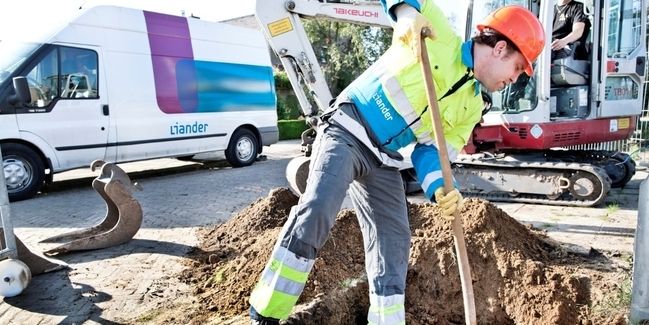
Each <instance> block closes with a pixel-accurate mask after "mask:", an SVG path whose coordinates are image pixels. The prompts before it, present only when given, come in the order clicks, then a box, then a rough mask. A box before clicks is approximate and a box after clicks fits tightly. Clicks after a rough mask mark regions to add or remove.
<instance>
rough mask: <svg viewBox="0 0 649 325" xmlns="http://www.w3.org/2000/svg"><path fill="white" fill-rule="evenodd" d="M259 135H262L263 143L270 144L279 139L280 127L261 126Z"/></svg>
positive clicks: (264, 144)
mask: <svg viewBox="0 0 649 325" xmlns="http://www.w3.org/2000/svg"><path fill="white" fill-rule="evenodd" d="M259 135H260V137H261V145H262V146H269V145H271V144H273V143H277V141H279V128H277V126H268V127H263V128H259Z"/></svg>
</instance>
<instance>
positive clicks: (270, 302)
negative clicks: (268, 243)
mask: <svg viewBox="0 0 649 325" xmlns="http://www.w3.org/2000/svg"><path fill="white" fill-rule="evenodd" d="M313 263H314V260H310V259H306V258H301V257H298V256H297V255H295V254H293V253H292V252H291V251H289V250H288V249H286V248H284V247H282V246H276V247H275V251H274V252H273V256H271V258H270V261H268V264H267V265H266V268H265V269H264V271H263V272H262V274H261V279H259V282H258V283H257V285H256V286H255V288H254V289H253V290H252V294H251V295H250V304H251V305H252V306H253V307H254V308H255V310H256V311H257V313H259V314H260V315H262V316H264V317H270V318H277V319H286V318H288V316H289V315H290V314H291V310H292V309H293V306H294V305H295V303H296V302H297V299H298V298H299V297H300V294H301V293H302V290H303V289H304V285H305V284H306V281H307V278H308V276H309V272H310V271H311V268H312V267H313Z"/></svg>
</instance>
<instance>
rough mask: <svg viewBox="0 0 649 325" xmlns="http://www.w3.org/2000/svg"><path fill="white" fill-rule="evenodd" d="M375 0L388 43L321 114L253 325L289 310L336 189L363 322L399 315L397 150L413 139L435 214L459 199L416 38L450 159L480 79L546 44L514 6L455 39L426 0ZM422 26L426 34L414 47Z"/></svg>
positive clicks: (403, 204) (256, 298)
mask: <svg viewBox="0 0 649 325" xmlns="http://www.w3.org/2000/svg"><path fill="white" fill-rule="evenodd" d="M381 2H382V4H383V5H384V7H385V9H386V12H387V13H388V15H389V16H390V18H391V19H393V20H395V24H394V34H393V35H394V36H393V41H392V45H391V46H390V48H389V49H388V50H387V51H386V53H384V54H383V55H382V56H381V58H380V59H379V60H378V61H377V62H376V63H374V64H373V65H372V66H370V67H369V68H368V69H367V70H366V71H365V72H363V73H362V75H361V76H359V77H358V78H357V79H356V80H355V81H353V82H352V83H351V84H350V85H349V86H348V87H347V88H346V89H345V90H343V92H342V93H341V94H340V95H339V96H338V97H337V100H336V101H335V103H334V104H333V105H332V106H331V108H330V109H328V110H327V111H326V112H324V113H323V115H322V116H321V118H322V121H321V123H320V124H319V125H318V132H317V137H316V140H315V142H314V146H313V154H312V156H311V163H310V171H309V176H308V180H307V185H306V189H305V192H304V193H303V194H302V196H301V197H300V200H299V202H298V204H297V205H295V206H293V207H292V209H291V211H290V214H289V217H288V220H287V221H286V224H285V225H284V227H283V229H282V231H281V232H280V235H279V238H278V241H277V243H276V245H275V247H274V249H273V252H272V255H271V257H270V260H269V261H268V263H267V265H266V267H265V268H264V270H263V271H262V273H261V276H260V278H259V280H258V282H257V285H256V286H255V288H254V289H253V291H252V293H251V296H250V299H249V302H250V305H251V306H250V318H251V322H252V324H279V320H282V319H287V318H288V317H289V315H290V313H291V310H292V308H293V306H294V305H295V304H296V302H297V301H298V298H299V296H300V294H301V292H302V290H303V289H304V286H305V285H306V282H307V277H308V275H309V272H310V271H311V268H312V267H313V264H314V262H315V259H316V256H317V252H318V250H319V249H320V248H321V247H322V246H323V245H324V243H325V241H326V240H327V238H328V236H329V233H330V231H331V228H332V227H333V224H334V221H335V218H336V215H337V213H338V211H339V210H340V207H341V205H342V202H343V199H344V198H345V193H346V192H348V193H349V196H350V197H351V201H352V204H353V206H354V209H355V211H356V213H357V216H358V221H359V224H360V229H361V232H362V233H363V240H364V248H365V267H366V273H367V280H368V283H369V296H370V299H369V301H370V308H369V311H368V315H367V319H368V323H369V324H403V323H405V309H404V301H405V297H404V294H405V289H406V272H407V268H408V257H409V250H410V239H411V234H410V227H409V224H408V211H407V201H406V195H405V193H404V187H403V181H402V178H401V175H400V173H399V170H398V168H397V167H396V166H397V165H398V164H399V163H400V159H401V158H402V157H401V156H400V155H399V153H398V152H397V150H398V149H400V148H402V147H404V146H406V145H408V144H410V143H411V142H416V145H415V148H414V150H413V152H412V155H411V159H412V163H413V165H414V168H415V171H416V174H417V178H418V181H419V182H420V184H421V187H422V189H423V191H424V193H425V195H426V197H427V198H428V199H430V200H434V201H436V202H437V204H438V205H439V207H440V208H441V213H442V215H443V217H444V218H445V219H449V220H452V219H453V215H454V212H455V210H458V209H460V208H461V206H462V202H463V198H462V195H461V194H460V192H459V191H458V190H457V189H455V190H453V191H451V192H449V193H445V191H444V189H443V178H442V174H441V171H440V162H439V157H438V152H437V148H436V147H435V141H434V140H433V139H434V133H433V127H432V121H431V119H430V114H429V113H428V112H427V109H428V108H427V104H428V103H427V95H426V91H425V85H424V82H423V77H422V73H421V68H420V66H419V65H420V53H421V52H420V50H421V48H420V46H425V47H426V50H427V52H428V55H429V57H430V61H431V66H432V67H431V69H432V73H433V77H434V80H435V87H436V91H437V93H438V94H442V96H441V97H440V98H439V108H440V113H441V116H442V120H443V129H444V130H443V131H444V137H445V139H446V141H447V143H448V147H449V151H452V152H450V154H449V157H450V159H451V160H453V159H454V157H455V156H456V153H457V152H459V151H460V150H461V149H462V148H463V147H464V145H465V144H466V143H467V141H468V139H469V136H470V134H471V131H472V130H473V128H474V126H475V125H476V124H477V123H478V122H479V120H480V118H481V112H482V109H483V100H482V96H481V94H480V89H481V87H484V88H486V89H487V90H489V91H495V90H499V89H502V88H504V87H505V86H506V85H508V84H510V83H512V82H514V81H515V80H516V79H517V78H518V76H519V75H520V74H522V73H526V74H527V75H532V72H533V68H532V63H533V62H534V61H535V60H536V58H537V57H538V55H539V54H540V53H541V51H542V49H543V46H544V45H545V34H544V32H543V27H542V26H541V23H540V22H539V21H538V19H537V18H536V17H535V16H534V14H532V13H531V12H530V11H528V10H527V9H525V8H523V7H519V6H506V7H502V8H499V9H497V10H495V11H494V12H492V13H491V14H489V15H488V16H487V17H486V19H485V20H484V21H483V22H482V23H481V24H479V25H478V26H477V30H478V31H477V34H476V35H475V36H474V37H473V38H472V39H471V40H469V41H467V42H464V43H463V42H462V39H461V38H460V37H459V36H458V35H457V34H455V32H454V31H453V29H452V27H451V25H450V23H449V22H448V20H447V18H446V16H445V15H444V13H443V12H442V10H441V9H440V8H439V7H438V6H437V5H436V4H435V2H434V1H433V0H406V1H399V0H393V1H386V0H381ZM423 27H430V28H431V30H432V31H433V34H434V37H433V38H432V39H426V41H425V42H423V43H422V41H421V38H420V35H421V30H422V28H423ZM348 189H349V191H348Z"/></svg>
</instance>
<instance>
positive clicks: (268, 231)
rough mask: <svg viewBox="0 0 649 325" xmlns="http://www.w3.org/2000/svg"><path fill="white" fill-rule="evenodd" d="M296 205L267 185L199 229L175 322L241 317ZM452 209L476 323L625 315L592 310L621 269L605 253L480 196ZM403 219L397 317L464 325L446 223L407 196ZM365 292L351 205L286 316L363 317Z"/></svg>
mask: <svg viewBox="0 0 649 325" xmlns="http://www.w3.org/2000/svg"><path fill="white" fill-rule="evenodd" d="M296 203H297V197H295V196H294V195H293V194H292V193H291V192H290V191H289V190H288V189H284V188H279V189H275V190H273V191H271V193H270V194H269V195H268V197H266V198H262V199H260V200H257V201H256V202H254V203H252V204H251V205H250V206H248V207H247V208H245V209H244V210H242V211H241V212H239V213H238V214H237V215H236V216H235V217H233V218H232V219H230V220H229V221H228V222H226V223H224V224H221V225H218V226H215V227H213V228H211V229H204V230H203V231H201V233H200V236H201V238H202V240H203V243H202V245H201V247H200V248H198V249H196V250H195V251H194V252H193V254H194V256H193V257H194V260H195V262H193V263H192V265H190V267H188V269H187V270H186V271H185V272H184V273H183V274H182V279H183V280H184V281H186V282H188V283H192V284H193V286H194V288H195V292H194V293H195V294H196V296H197V297H198V306H197V307H196V308H195V309H194V310H192V311H191V312H188V313H187V315H186V316H185V317H184V321H186V322H191V323H206V322H210V321H211V322H215V320H218V323H230V324H235V323H237V324H238V323H241V324H246V323H248V322H249V321H247V320H246V316H245V315H246V314H247V309H248V297H249V295H250V291H251V290H252V288H253V286H254V285H255V283H256V281H257V279H258V276H259V274H260V273H261V271H262V270H263V268H264V266H265V263H266V262H267V260H268V258H269V257H270V254H271V251H272V249H273V246H274V244H275V241H276V239H277V236H278V234H279V232H280V229H281V227H282V225H283V224H284V222H285V220H286V218H287V216H288V213H289V210H290V208H291V206H293V205H294V204H296ZM462 217H463V225H464V231H465V240H466V245H467V251H468V254H469V262H470V265H471V274H472V278H473V289H474V296H475V303H476V314H477V317H478V323H480V324H601V323H606V324H617V323H619V324H623V323H624V322H625V320H624V314H625V312H626V310H624V309H621V310H615V309H610V308H609V309H607V310H606V311H605V312H599V313H597V314H596V313H594V312H593V306H598V305H601V304H602V302H603V301H604V300H605V299H606V298H605V297H606V296H607V295H611V294H614V293H615V292H616V290H619V284H620V283H621V282H622V278H623V277H624V275H623V274H622V273H624V272H620V270H619V269H615V267H611V263H610V261H608V259H607V258H606V257H605V256H603V255H601V254H594V255H592V256H579V255H575V254H570V253H567V252H566V251H565V250H564V249H562V248H561V247H560V246H558V245H557V244H554V243H552V242H551V241H549V240H548V239H547V238H546V237H545V236H543V235H542V234H540V233H538V232H535V231H533V230H532V229H530V228H529V227H526V226H524V225H522V224H520V223H519V222H518V221H516V220H514V219H513V218H511V217H509V216H508V215H507V214H506V213H505V212H503V211H502V210H500V209H498V208H497V207H495V206H493V205H492V204H490V203H488V202H485V201H481V200H467V201H466V204H465V206H464V209H463V211H462ZM409 219H410V225H411V230H412V234H413V238H412V246H411V252H410V259H409V270H408V275H407V289H406V317H407V323H408V324H461V323H464V314H463V301H462V288H461V284H460V281H459V271H458V266H457V262H456V259H455V254H454V246H453V238H452V236H451V224H450V222H448V221H444V220H443V219H442V218H440V216H439V211H438V210H437V208H436V207H435V206H434V205H432V204H410V205H409ZM611 281H613V282H611ZM367 292H368V288H367V281H366V278H365V271H364V255H363V242H362V236H361V233H360V230H359V227H358V223H357V221H356V216H355V213H354V212H353V211H350V210H343V211H341V212H340V213H339V215H338V217H337V221H336V224H335V226H334V228H333V231H332V234H331V236H330V238H329V240H328V241H327V243H326V245H325V247H324V248H323V249H322V250H321V251H320V252H319V254H318V258H317V260H316V263H315V265H314V268H313V271H312V272H311V275H310V277H309V281H308V283H307V285H306V288H305V290H304V293H303V294H302V296H301V297H300V300H299V302H298V306H296V308H295V309H294V312H293V315H292V316H291V318H290V319H289V320H288V321H287V322H286V323H287V324H366V323H367V321H366V315H367V309H368V306H369V301H368V297H367ZM242 315H243V316H242ZM176 320H178V319H176Z"/></svg>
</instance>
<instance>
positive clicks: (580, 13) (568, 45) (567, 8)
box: [550, 0, 591, 61]
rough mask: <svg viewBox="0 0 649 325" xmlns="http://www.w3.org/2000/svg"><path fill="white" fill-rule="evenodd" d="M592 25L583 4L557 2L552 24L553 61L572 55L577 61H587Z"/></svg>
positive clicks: (569, 0) (565, 1)
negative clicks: (588, 40)
mask: <svg viewBox="0 0 649 325" xmlns="http://www.w3.org/2000/svg"><path fill="white" fill-rule="evenodd" d="M590 25H591V23H590V19H588V16H587V15H586V11H585V10H584V4H583V3H581V2H579V1H574V0H557V3H556V4H555V5H554V20H553V22H552V44H551V45H550V46H551V47H552V52H551V60H552V61H554V60H558V59H563V58H566V57H568V56H570V55H573V56H574V58H575V59H577V60H587V59H588V49H587V48H586V40H587V39H588V34H589V33H590Z"/></svg>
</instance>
